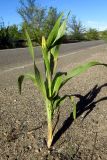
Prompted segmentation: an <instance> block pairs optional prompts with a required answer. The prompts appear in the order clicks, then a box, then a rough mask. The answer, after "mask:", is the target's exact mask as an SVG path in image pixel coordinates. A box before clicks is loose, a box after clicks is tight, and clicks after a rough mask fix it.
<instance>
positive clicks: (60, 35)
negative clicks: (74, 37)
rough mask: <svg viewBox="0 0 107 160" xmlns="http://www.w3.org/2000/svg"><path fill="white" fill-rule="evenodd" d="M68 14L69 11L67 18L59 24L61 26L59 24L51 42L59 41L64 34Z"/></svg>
mask: <svg viewBox="0 0 107 160" xmlns="http://www.w3.org/2000/svg"><path fill="white" fill-rule="evenodd" d="M69 14H70V12H69V13H68V15H67V18H66V19H65V20H64V21H63V22H62V24H61V26H60V28H59V30H58V34H57V37H56V39H55V40H54V42H53V44H54V43H56V42H57V41H59V40H60V39H61V38H62V37H63V36H64V34H65V30H66V23H67V20H68V16H69ZM56 44H57V43H56Z"/></svg>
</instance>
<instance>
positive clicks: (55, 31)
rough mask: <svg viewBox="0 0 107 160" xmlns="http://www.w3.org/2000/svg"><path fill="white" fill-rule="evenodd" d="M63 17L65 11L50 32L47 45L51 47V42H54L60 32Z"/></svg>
mask: <svg viewBox="0 0 107 160" xmlns="http://www.w3.org/2000/svg"><path fill="white" fill-rule="evenodd" d="M62 17H63V13H62V14H61V15H60V17H59V18H58V20H57V21H56V23H55V25H54V27H53V29H52V31H51V32H50V34H49V36H48V39H47V47H48V48H50V46H51V44H52V43H53V42H54V40H55V39H56V36H57V34H58V30H59V26H60V23H61V19H62Z"/></svg>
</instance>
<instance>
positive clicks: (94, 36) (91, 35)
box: [86, 28, 99, 40]
mask: <svg viewBox="0 0 107 160" xmlns="http://www.w3.org/2000/svg"><path fill="white" fill-rule="evenodd" d="M86 39H87V40H98V39H99V33H98V31H97V30H96V29H94V28H90V29H89V30H88V31H87V32H86Z"/></svg>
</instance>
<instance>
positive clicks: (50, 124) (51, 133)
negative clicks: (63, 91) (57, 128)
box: [46, 100, 53, 148]
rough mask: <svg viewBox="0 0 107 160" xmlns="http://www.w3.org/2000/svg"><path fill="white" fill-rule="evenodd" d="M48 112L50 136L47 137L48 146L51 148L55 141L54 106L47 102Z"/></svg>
mask: <svg viewBox="0 0 107 160" xmlns="http://www.w3.org/2000/svg"><path fill="white" fill-rule="evenodd" d="M46 110H47V123H48V135H47V146H48V148H50V147H51V144H52V141H53V129H52V104H51V101H49V100H48V101H47V103H46Z"/></svg>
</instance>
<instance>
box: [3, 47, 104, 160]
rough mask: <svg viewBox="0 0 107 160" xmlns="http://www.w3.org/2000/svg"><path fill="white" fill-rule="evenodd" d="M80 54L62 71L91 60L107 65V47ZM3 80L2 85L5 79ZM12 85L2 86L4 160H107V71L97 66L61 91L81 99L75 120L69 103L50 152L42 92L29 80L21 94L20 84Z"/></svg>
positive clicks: (66, 102) (78, 100) (60, 115)
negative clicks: (19, 90) (47, 143)
mask: <svg viewBox="0 0 107 160" xmlns="http://www.w3.org/2000/svg"><path fill="white" fill-rule="evenodd" d="M82 53H83V54H81V55H82V56H81V55H80V54H78V55H76V56H75V55H72V56H71V57H70V56H69V57H68V60H67V59H66V58H65V59H66V61H70V58H71V59H72V61H73V62H72V61H71V62H72V63H71V64H70V63H68V65H67V63H66V65H65V67H63V69H64V70H65V71H67V70H69V69H70V68H71V67H73V66H77V65H78V64H80V63H83V62H88V61H90V60H99V61H102V62H104V63H107V44H106V45H102V46H99V47H97V48H94V49H87V54H88V53H91V54H90V56H85V54H86V51H83V52H82ZM60 65H61V62H60ZM61 68H62V67H61ZM5 74H7V73H5ZM6 76H7V81H8V79H10V77H9V76H10V73H8V74H7V75H5V76H4V78H5V79H4V82H6ZM14 76H15V77H16V75H15V73H14ZM14 76H13V78H14ZM16 78H17V77H16ZM0 80H2V81H1V83H3V77H2V76H1V79H0ZM10 81H11V82H10ZM10 81H9V83H8V85H6V86H5V85H4V84H3V85H1V88H0V121H1V127H0V146H1V147H0V155H1V160H41V159H43V160H59V159H60V160H107V68H105V67H102V66H97V67H93V68H91V69H89V70H88V71H87V72H86V73H84V74H82V75H80V76H78V77H77V78H74V79H72V80H70V81H69V82H68V83H67V84H66V86H64V87H63V88H62V90H61V93H60V94H62V95H63V94H76V95H77V98H75V101H76V103H77V119H76V120H75V121H73V118H72V106H71V103H70V101H69V100H66V101H65V103H64V104H63V105H62V106H61V108H60V111H59V113H60V114H59V122H58V125H57V128H56V130H55V134H54V144H53V147H52V149H51V150H50V151H48V150H47V148H46V132H47V123H46V112H45V107H44V102H43V100H42V97H41V95H40V93H39V92H38V91H37V90H36V89H35V88H34V87H33V84H32V83H31V82H29V81H26V82H25V83H24V85H23V91H22V95H21V96H20V95H19V93H18V88H17V85H16V84H15V83H12V80H10ZM44 113H45V114H44ZM56 116H57V115H56Z"/></svg>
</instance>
